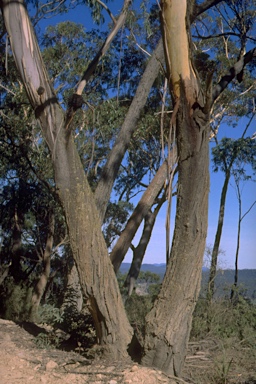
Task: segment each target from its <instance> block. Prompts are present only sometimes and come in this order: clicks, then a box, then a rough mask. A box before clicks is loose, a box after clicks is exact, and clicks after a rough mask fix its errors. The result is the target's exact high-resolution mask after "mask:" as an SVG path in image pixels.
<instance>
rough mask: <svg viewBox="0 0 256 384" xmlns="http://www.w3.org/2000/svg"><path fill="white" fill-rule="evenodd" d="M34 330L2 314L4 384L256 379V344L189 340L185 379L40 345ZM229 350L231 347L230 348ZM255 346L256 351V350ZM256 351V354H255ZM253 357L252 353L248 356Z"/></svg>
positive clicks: (0, 376) (243, 382)
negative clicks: (250, 346) (251, 346)
mask: <svg viewBox="0 0 256 384" xmlns="http://www.w3.org/2000/svg"><path fill="white" fill-rule="evenodd" d="M34 335H35V329H33V327H32V326H29V325H28V324H23V325H17V324H15V323H14V322H12V321H8V320H2V319H0V383H1V384H15V383H18V384H29V383H33V384H37V383H38V384H39V383H43V384H80V383H81V384H82V383H83V384H84V383H90V384H103V383H107V384H119V383H122V384H129V383H135V384H136V383H138V384H165V383H169V384H175V383H177V384H179V383H192V384H211V383H213V384H214V383H215V384H218V383H220V384H222V383H223V384H224V383H232V384H233V383H237V384H254V383H256V359H255V358H256V354H255V349H252V350H251V351H248V348H247V349H244V350H243V348H242V347H241V346H240V348H239V350H236V349H234V350H233V356H232V349H231V352H230V351H229V354H228V356H227V355H225V353H224V351H222V352H223V353H222V352H221V349H220V346H219V345H218V344H216V342H214V341H213V340H208V341H202V342H197V343H190V346H189V351H188V356H187V359H186V365H185V369H184V377H183V379H175V380H174V378H172V377H169V376H167V375H165V374H164V373H163V372H160V371H157V370H154V369H150V368H145V367H142V366H140V365H138V364H135V363H131V362H127V363H120V362H109V361H104V360H102V359H100V358H97V357H94V358H91V359H88V358H86V357H84V356H82V354H81V352H80V351H79V346H78V348H77V350H76V352H65V351H63V350H59V349H53V348H51V347H49V346H47V348H45V346H44V348H42V345H41V346H40V345H38V344H39V343H38V340H40V339H38V338H36V337H35V336H34ZM225 351H226V349H225ZM253 351H254V352H253ZM253 353H254V355H253ZM248 356H251V358H248Z"/></svg>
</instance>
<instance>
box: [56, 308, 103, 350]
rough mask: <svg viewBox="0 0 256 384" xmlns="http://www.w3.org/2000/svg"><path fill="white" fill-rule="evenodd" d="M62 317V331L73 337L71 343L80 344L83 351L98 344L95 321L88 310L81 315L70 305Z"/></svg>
mask: <svg viewBox="0 0 256 384" xmlns="http://www.w3.org/2000/svg"><path fill="white" fill-rule="evenodd" d="M62 317H63V323H62V324H61V329H63V330H64V331H65V332H67V333H69V334H70V335H71V336H70V341H71V340H72V342H75V343H76V344H77V343H79V345H80V346H81V347H82V348H83V349H88V348H90V347H91V346H92V345H93V344H95V343H96V332H95V328H94V325H93V319H92V316H91V315H90V313H89V311H88V310H87V309H86V308H83V309H82V311H81V312H80V313H79V312H78V311H77V310H76V309H75V307H74V306H72V305H70V306H68V307H66V308H65V310H64V312H63V314H62Z"/></svg>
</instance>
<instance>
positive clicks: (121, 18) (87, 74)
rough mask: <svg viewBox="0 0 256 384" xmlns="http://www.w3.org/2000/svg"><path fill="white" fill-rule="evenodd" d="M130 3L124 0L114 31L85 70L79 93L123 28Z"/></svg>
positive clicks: (78, 93) (128, 0) (79, 93)
mask: <svg viewBox="0 0 256 384" xmlns="http://www.w3.org/2000/svg"><path fill="white" fill-rule="evenodd" d="M130 4H131V0H125V1H124V5H123V9H122V11H121V13H120V16H119V17H118V19H117V21H116V22H115V25H114V28H113V29H112V31H111V32H110V34H109V35H108V37H107V38H106V40H105V42H104V44H103V45H102V47H101V48H100V50H99V52H98V53H97V54H96V56H95V57H94V59H93V60H92V61H91V63H90V64H89V67H88V68H87V70H86V71H85V72H84V74H83V77H82V79H81V81H80V83H79V85H78V88H77V91H76V94H77V95H81V94H82V92H83V90H84V87H85V86H86V84H87V82H88V80H89V78H90V77H91V75H92V74H93V72H94V71H95V68H96V66H97V65H98V63H99V61H100V59H101V58H102V57H103V56H104V55H105V53H106V52H107V50H108V48H109V46H110V44H111V42H112V41H113V39H114V38H115V36H116V35H117V33H118V31H119V30H120V28H122V26H123V24H124V22H125V19H126V16H127V12H128V8H129V6H130Z"/></svg>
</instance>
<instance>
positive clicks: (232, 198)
mask: <svg viewBox="0 0 256 384" xmlns="http://www.w3.org/2000/svg"><path fill="white" fill-rule="evenodd" d="M122 3H123V2H122V1H120V2H113V3H112V2H110V3H109V6H110V8H111V10H112V11H113V13H114V14H116V13H117V12H118V11H119V10H120V8H121V6H122ZM117 4H118V5H117ZM67 20H69V21H75V22H79V23H82V24H83V25H84V26H85V28H86V30H90V29H91V27H92V21H91V18H90V15H89V11H88V8H85V7H79V8H77V9H76V10H73V11H71V12H69V13H67V14H64V15H63V16H61V17H57V18H56V17H55V18H53V19H49V20H43V21H41V22H40V26H41V28H42V31H43V30H44V28H45V27H46V26H47V25H48V24H53V23H57V22H60V21H67ZM106 22H109V18H108V15H106ZM96 27H97V28H98V26H96ZM99 29H102V30H103V29H105V27H104V26H103V27H99ZM243 129H244V126H243V123H242V122H241V124H239V125H238V126H237V127H236V128H235V129H234V128H231V127H230V126H225V125H223V126H222V127H221V128H220V131H219V135H218V139H219V140H220V139H221V137H224V136H226V137H233V138H237V137H239V136H240V135H241V133H242V131H243ZM255 132H256V124H255V119H254V121H253V122H252V124H251V127H250V129H249V131H248V136H252V134H253V133H255ZM223 181H224V176H223V174H222V173H221V172H218V173H213V172H211V186H210V196H209V225H208V237H207V244H208V245H212V244H213V243H214V237H215V232H216V227H217V220H218V211H219V201H220V194H221V188H222V185H223ZM255 199H256V183H252V182H247V183H246V184H245V185H244V189H243V212H245V211H246V210H247V209H248V208H249V207H250V205H251V204H252V203H253V202H254V200H255ZM174 205H175V204H174V203H173V204H172V206H173V208H172V220H171V225H172V227H173V225H174V214H175V206H174ZM165 215H166V205H164V206H163V208H162V210H161V212H160V214H159V217H158V218H157V221H156V225H155V228H154V232H153V234H152V238H151V242H150V244H149V247H148V249H147V253H146V255H145V258H144V263H164V262H165ZM237 219H238V201H237V198H236V194H235V190H234V188H233V187H232V181H231V185H230V186H229V190H228V195H227V204H226V210H225V220H224V228H223V234H222V240H221V249H222V250H223V251H224V255H222V256H221V258H220V267H223V268H233V267H234V261H235V249H236V238H237ZM255 228H256V205H255V206H254V208H253V209H252V210H251V212H250V213H249V214H248V215H247V216H246V217H245V218H244V220H243V221H242V230H241V244H240V253H239V268H240V269H244V268H256V231H255ZM136 239H138V236H137V237H136ZM136 239H135V244H134V245H136ZM131 257H132V256H131V252H129V253H128V255H127V257H126V258H125V261H127V262H129V261H131Z"/></svg>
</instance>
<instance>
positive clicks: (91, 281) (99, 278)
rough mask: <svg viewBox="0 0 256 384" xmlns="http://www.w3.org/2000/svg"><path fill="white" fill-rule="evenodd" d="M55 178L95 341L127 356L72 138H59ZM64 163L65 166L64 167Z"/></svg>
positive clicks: (110, 273)
mask: <svg viewBox="0 0 256 384" xmlns="http://www.w3.org/2000/svg"><path fill="white" fill-rule="evenodd" d="M56 154H58V155H57V156H56V159H55V162H54V169H55V180H56V185H57V188H58V193H59V196H60V200H61V202H62V205H63V208H64V212H65V215H66V221H67V225H68V228H69V235H70V244H71V248H72V254H73V257H74V260H75V262H76V266H77V270H78V274H79V279H80V283H81V286H82V289H83V293H84V296H85V299H86V300H87V304H88V307H89V309H90V312H91V314H92V316H93V319H94V325H95V327H96V332H97V337H98V342H99V344H101V346H102V347H104V349H105V350H106V351H107V352H109V353H111V354H112V356H113V357H115V358H121V357H124V356H126V350H127V345H128V344H129V342H130V341H131V337H132V329H131V327H130V325H129V322H128V319H127V317H126V314H125V310H124V307H123V302H122V298H121V294H120V291H119V287H118V283H117V280H116V277H115V274H114V270H113V267H112V264H111V261H110V259H109V256H108V251H107V248H106V244H105V241H104V238H103V235H102V233H101V222H100V218H99V215H98V211H97V208H96V205H95V203H94V199H93V194H92V191H91V189H90V186H89V184H88V181H87V179H86V177H85V174H84V170H83V167H82V164H81V161H80V159H79V156H78V153H77V150H76V147H75V144H74V141H73V138H71V137H70V138H69V139H68V141H66V140H65V137H64V138H63V143H61V140H60V139H59V141H58V143H57V147H56ZM63 164H64V165H65V166H64V167H63Z"/></svg>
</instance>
